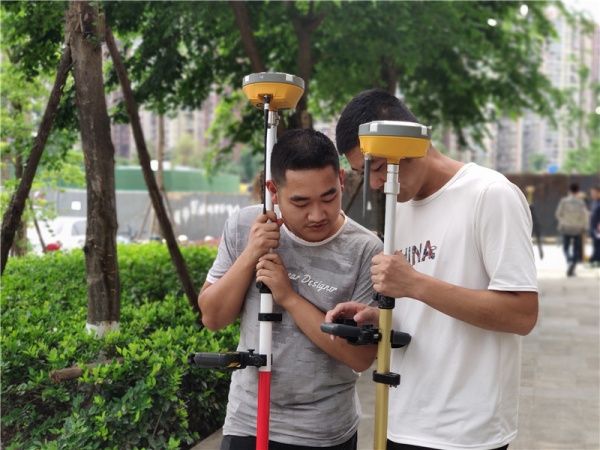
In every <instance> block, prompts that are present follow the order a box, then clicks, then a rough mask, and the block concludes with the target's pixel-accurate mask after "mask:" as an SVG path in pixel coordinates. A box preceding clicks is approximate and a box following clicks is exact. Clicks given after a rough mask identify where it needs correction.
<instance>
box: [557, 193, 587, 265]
mask: <svg viewBox="0 0 600 450" xmlns="http://www.w3.org/2000/svg"><path fill="white" fill-rule="evenodd" d="M554 215H555V217H556V219H557V220H558V231H559V233H561V234H562V236H563V252H564V254H565V258H566V260H567V265H568V269H567V276H568V277H573V276H575V268H576V266H577V263H578V262H580V261H582V259H583V251H582V250H583V240H582V235H583V234H584V233H586V232H587V230H588V210H587V208H586V206H585V202H584V201H583V200H582V199H581V197H579V184H577V183H571V185H570V186H569V194H568V195H566V196H565V197H563V198H561V200H560V202H559V203H558V206H557V208H556V211H555V214H554Z"/></svg>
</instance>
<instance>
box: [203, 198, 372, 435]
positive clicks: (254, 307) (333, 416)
mask: <svg viewBox="0 0 600 450" xmlns="http://www.w3.org/2000/svg"><path fill="white" fill-rule="evenodd" d="M261 213H262V206H260V205H257V206H250V207H247V208H244V209H242V210H240V211H239V212H238V213H236V214H235V215H233V216H231V217H230V218H229V220H228V221H227V223H226V224H225V229H224V231H223V238H222V241H221V244H220V246H219V252H218V255H217V258H216V259H215V262H214V264H213V266H212V268H211V269H210V271H209V273H208V276H207V281H209V282H211V283H214V282H216V281H217V280H218V279H219V278H221V277H222V276H223V275H224V274H225V272H227V270H228V269H229V268H230V267H231V265H232V264H233V262H234V261H235V260H236V258H237V257H238V256H239V255H240V254H241V253H242V251H243V250H244V248H245V247H246V243H247V241H248V234H249V232H250V228H251V226H252V224H253V222H254V220H255V219H256V217H258V215H259V214H261ZM382 249H383V244H382V242H381V240H380V239H379V238H377V237H376V236H375V235H374V234H373V233H371V232H370V231H369V230H367V229H366V228H364V227H362V226H361V225H359V224H358V223H356V222H355V221H353V220H352V219H350V218H349V217H345V222H344V224H343V226H342V227H341V229H340V230H339V231H338V233H337V234H336V235H334V236H332V237H330V238H328V239H326V240H324V241H321V242H307V241H304V240H302V239H300V238H298V237H296V236H295V235H293V234H292V233H291V232H290V231H289V230H288V229H287V228H286V227H285V225H284V226H282V228H281V238H280V243H279V247H278V248H277V249H276V250H275V251H276V252H277V253H278V254H279V256H280V257H281V259H282V261H283V264H284V266H285V267H286V269H287V271H288V276H289V278H290V282H291V285H292V288H293V289H294V290H295V291H296V292H298V293H299V294H300V295H301V296H302V297H304V298H305V299H307V300H308V301H310V302H311V303H312V304H313V305H315V306H316V307H317V308H319V309H320V310H321V311H323V312H327V311H328V310H330V309H332V308H333V307H334V306H335V305H336V304H338V303H342V302H345V301H351V300H353V301H358V302H362V303H368V304H374V301H373V300H372V293H373V285H372V283H371V274H370V268H371V258H372V257H373V256H375V255H376V254H378V253H380V252H381V251H382ZM259 307H260V293H259V292H258V289H257V288H256V287H255V282H253V283H251V285H250V286H249V287H248V290H247V292H246V298H245V301H244V305H243V307H242V312H241V326H240V342H239V345H238V350H239V351H248V349H258V344H259V342H258V341H259V322H258V313H259ZM273 312H275V313H283V320H282V322H274V324H273V344H272V345H273V347H272V348H273V360H272V361H273V362H272V369H271V370H272V372H271V412H270V429H269V439H271V440H273V441H277V442H281V443H286V444H295V445H301V446H311V447H327V446H334V445H338V444H341V443H343V442H345V441H346V440H348V439H349V438H350V437H351V436H352V435H353V434H354V433H355V431H356V430H357V428H358V422H359V417H360V405H359V402H358V396H357V394H356V390H355V383H356V379H357V378H358V374H357V373H356V372H354V371H353V370H352V369H351V368H350V367H348V366H346V365H344V364H342V363H341V362H339V361H337V360H336V359H334V358H332V357H331V356H329V355H327V354H326V353H325V352H323V351H322V350H321V349H319V348H318V347H317V346H316V345H315V344H313V343H312V341H311V340H310V339H309V338H308V337H307V336H306V335H305V334H304V333H303V332H302V331H301V330H300V328H298V326H296V324H295V323H294V321H293V320H292V319H291V317H290V316H289V315H288V314H287V313H285V311H284V310H283V309H282V308H280V307H279V306H278V305H276V304H274V305H273ZM257 386H258V369H257V368H255V367H247V368H245V369H241V370H237V371H235V372H234V373H233V376H232V381H231V386H230V391H229V402H228V405H227V417H226V419H225V425H224V427H223V433H224V434H226V435H227V434H231V435H238V436H255V435H256V409H257Z"/></svg>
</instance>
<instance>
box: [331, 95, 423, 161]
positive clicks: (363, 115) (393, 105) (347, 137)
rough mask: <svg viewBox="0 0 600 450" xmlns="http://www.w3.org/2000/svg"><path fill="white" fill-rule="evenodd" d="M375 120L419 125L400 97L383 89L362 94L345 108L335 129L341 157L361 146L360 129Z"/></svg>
mask: <svg viewBox="0 0 600 450" xmlns="http://www.w3.org/2000/svg"><path fill="white" fill-rule="evenodd" d="M374 120H399V121H403V122H413V123H419V121H418V120H417V118H416V117H415V115H414V114H413V113H412V112H411V111H410V110H409V109H408V107H407V106H406V105H405V104H404V103H402V101H400V99H399V98H398V97H396V96H395V95H392V94H391V93H389V92H388V91H386V90H383V89H371V90H368V91H364V92H361V93H360V94H358V95H357V96H356V97H354V98H353V99H352V100H351V101H350V103H348V105H347V106H346V108H344V111H343V112H342V115H341V117H340V119H339V120H338V123H337V126H336V128H335V142H336V145H337V149H338V152H339V153H340V155H344V154H346V153H347V152H348V151H349V150H350V149H352V148H354V147H356V146H357V145H359V140H358V127H359V126H360V125H362V124H363V123H367V122H372V121H374Z"/></svg>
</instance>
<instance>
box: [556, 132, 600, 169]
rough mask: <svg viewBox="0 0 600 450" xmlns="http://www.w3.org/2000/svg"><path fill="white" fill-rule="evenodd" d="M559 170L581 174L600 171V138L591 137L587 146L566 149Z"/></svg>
mask: <svg viewBox="0 0 600 450" xmlns="http://www.w3.org/2000/svg"><path fill="white" fill-rule="evenodd" d="M561 171H562V172H566V173H578V174H582V175H594V174H597V173H600V138H599V137H595V138H593V139H592V141H591V142H590V145H589V146H587V147H581V148H578V149H575V150H570V151H568V152H567V158H566V160H565V162H564V163H563V165H562V168H561Z"/></svg>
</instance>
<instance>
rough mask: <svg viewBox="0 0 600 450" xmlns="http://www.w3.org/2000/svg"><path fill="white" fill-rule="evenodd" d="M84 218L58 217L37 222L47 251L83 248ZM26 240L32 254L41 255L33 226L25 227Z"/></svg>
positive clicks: (40, 245) (39, 243)
mask: <svg viewBox="0 0 600 450" xmlns="http://www.w3.org/2000/svg"><path fill="white" fill-rule="evenodd" d="M86 223H87V220H86V218H85V217H71V216H59V217H57V218H56V219H53V220H48V221H44V220H38V225H39V227H40V232H41V234H42V240H43V241H44V245H45V247H46V249H47V250H58V249H61V250H70V249H73V248H83V246H84V244H85V229H86ZM27 239H28V240H29V242H30V243H31V244H32V245H33V249H34V252H35V253H37V254H41V253H43V251H42V244H41V242H40V237H39V235H38V232H37V230H36V228H35V226H34V225H30V226H28V227H27Z"/></svg>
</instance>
